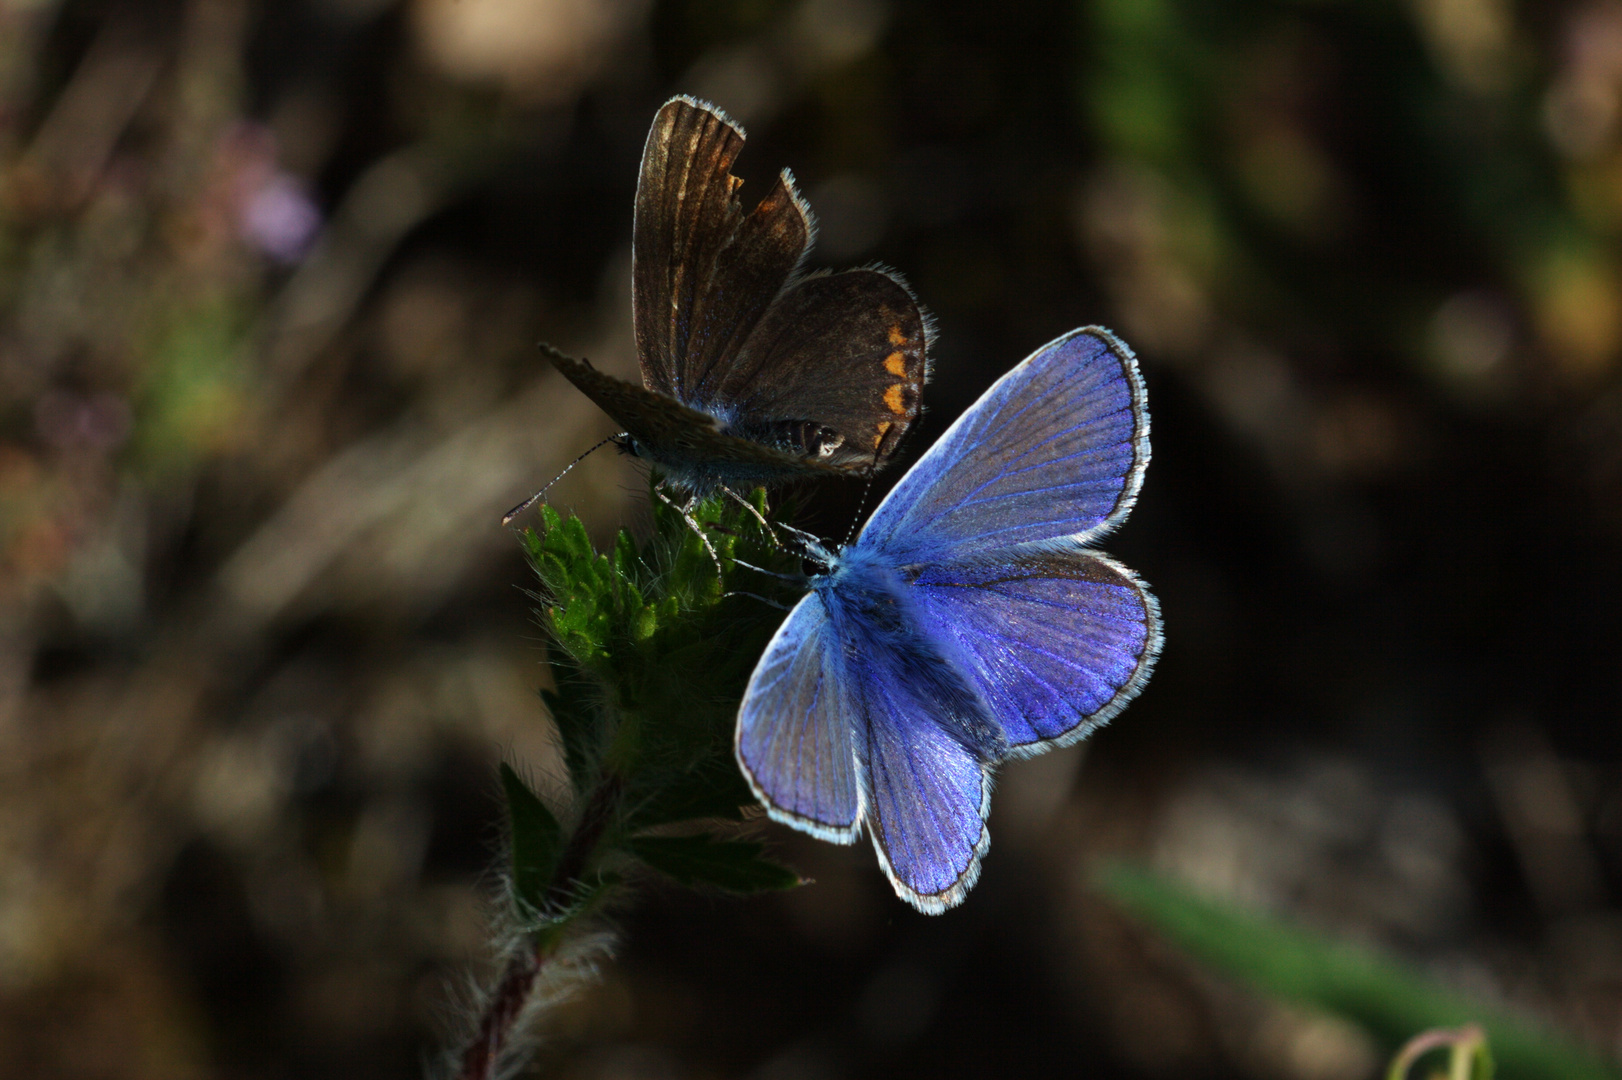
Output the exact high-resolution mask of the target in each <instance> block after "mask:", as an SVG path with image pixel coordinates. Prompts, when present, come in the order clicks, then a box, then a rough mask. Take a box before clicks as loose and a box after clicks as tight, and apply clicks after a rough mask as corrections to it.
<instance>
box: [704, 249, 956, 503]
mask: <svg viewBox="0 0 1622 1080" xmlns="http://www.w3.org/2000/svg"><path fill="white" fill-rule="evenodd" d="M927 339H928V329H927V323H926V321H925V318H924V314H923V312H922V311H921V310H920V309H919V307H918V302H917V301H916V300H914V299H913V296H912V293H911V291H909V290H908V288H907V286H906V285H905V284H903V283H902V282H901V280H900V279H899V278H897V277H895V276H894V275H893V274H890V273H887V272H885V271H883V270H847V271H845V272H844V273H841V274H826V275H822V276H819V277H810V278H806V279H805V280H803V281H800V282H797V283H796V284H794V285H793V286H791V287H790V288H789V289H788V291H787V292H785V293H784V294H783V295H782V296H781V297H779V298H778V301H777V303H776V304H774V305H772V307H771V309H770V310H769V311H767V312H766V315H765V317H764V318H763V319H762V320H761V322H760V324H759V325H758V326H756V327H755V330H754V333H752V334H751V335H750V336H749V339H748V340H747V341H746V342H745V343H744V345H743V348H742V349H741V350H740V352H739V355H738V359H737V361H736V362H735V363H734V364H732V365H731V366H730V367H728V368H727V369H726V370H725V371H724V372H715V373H712V379H714V385H713V388H712V387H711V386H710V385H709V384H705V385H703V386H701V387H700V388H699V389H698V391H697V392H696V393H695V397H696V398H697V399H698V400H710V399H714V400H718V401H724V402H726V403H727V404H728V406H729V411H730V413H731V417H730V418H731V423H730V425H729V428H730V430H731V431H732V432H734V433H735V434H737V435H740V436H743V437H745V438H763V439H765V440H766V441H771V437H770V435H769V433H770V432H772V431H776V430H781V429H783V428H784V427H786V426H790V425H793V424H795V423H798V422H805V421H810V422H814V423H815V424H816V425H817V426H818V427H820V428H822V429H824V431H825V432H826V433H831V434H824V435H823V437H822V441H821V447H820V456H821V460H822V461H823V462H825V463H826V464H828V465H832V466H834V467H836V468H839V469H842V470H847V471H862V470H865V469H873V468H879V467H882V466H883V465H884V464H885V462H886V461H887V460H888V459H889V457H890V456H891V455H892V454H893V453H894V452H895V449H896V447H897V446H898V445H899V444H900V441H901V437H902V436H903V435H905V434H906V432H907V429H908V428H909V427H911V426H912V423H913V421H915V420H916V419H917V418H918V411H919V406H920V401H921V399H922V393H923V385H924V378H925V376H926V374H927V371H926V368H927V364H926V360H925V350H926V346H927V344H928V341H927ZM757 429H758V430H757ZM761 432H765V433H768V434H761Z"/></svg>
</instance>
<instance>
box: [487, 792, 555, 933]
mask: <svg viewBox="0 0 1622 1080" xmlns="http://www.w3.org/2000/svg"><path fill="white" fill-rule="evenodd" d="M501 787H502V790H503V791H505V792H506V795H507V829H508V836H509V840H510V841H511V844H512V871H513V892H514V893H515V894H516V895H517V896H518V899H519V900H520V901H522V902H523V903H524V904H527V905H528V906H529V907H530V908H532V909H534V910H536V911H539V910H541V906H542V901H543V899H544V898H545V896H546V891H547V888H548V887H549V886H550V885H551V884H552V873H553V871H554V870H556V869H557V861H558V852H559V851H560V850H561V848H562V844H563V830H562V829H560V828H559V827H558V821H557V818H555V817H553V816H552V812H551V811H550V810H548V809H547V808H546V804H545V803H543V802H541V800H540V799H538V798H536V796H535V793H534V792H533V791H531V790H530V789H529V785H528V784H526V783H524V781H523V780H522V779H521V778H520V777H519V775H518V774H517V773H516V772H514V771H513V769H512V766H510V765H508V764H507V763H506V762H502V763H501Z"/></svg>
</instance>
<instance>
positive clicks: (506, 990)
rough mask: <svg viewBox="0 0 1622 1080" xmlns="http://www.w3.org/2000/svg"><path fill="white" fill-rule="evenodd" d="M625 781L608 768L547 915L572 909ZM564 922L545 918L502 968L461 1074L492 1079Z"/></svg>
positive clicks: (546, 904) (560, 870)
mask: <svg viewBox="0 0 1622 1080" xmlns="http://www.w3.org/2000/svg"><path fill="white" fill-rule="evenodd" d="M624 792H625V783H624V781H623V780H622V779H621V777H620V776H619V774H618V773H616V772H613V771H605V772H604V773H603V776H602V779H601V780H600V781H599V782H598V784H597V787H596V789H595V790H594V791H593V792H592V793H591V797H590V798H588V799H587V800H586V805H585V809H584V810H583V811H582V812H581V815H580V820H579V822H578V823H577V824H576V825H575V828H574V832H573V833H572V834H571V835H570V837H569V843H568V844H567V846H565V847H564V849H563V852H562V853H561V855H560V856H559V857H558V865H557V872H556V873H555V874H554V875H553V877H552V883H551V884H550V885H549V886H548V887H547V890H546V895H545V897H544V899H543V901H542V904H541V908H542V914H543V915H549V914H552V913H555V912H562V911H565V910H567V909H568V908H569V907H570V906H571V905H572V904H573V903H574V902H575V901H576V900H577V899H578V897H577V896H576V895H575V887H576V885H578V884H579V882H580V880H581V878H582V876H583V875H584V874H585V872H586V868H587V867H588V866H590V865H591V863H592V861H593V859H594V858H595V856H596V854H597V848H598V845H599V844H600V843H601V842H602V839H603V835H604V833H605V832H606V831H607V829H608V826H609V824H610V823H612V822H613V821H614V819H615V817H616V816H617V815H618V813H619V804H620V798H621V796H622V795H623V794H624ZM560 929H561V926H560V924H559V923H558V922H550V921H549V922H546V923H543V924H542V926H540V927H539V928H538V929H536V930H534V931H531V932H530V933H529V934H528V935H526V938H525V942H524V947H523V948H521V949H518V950H516V951H515V952H514V954H513V956H512V957H511V958H510V959H509V960H508V961H507V967H506V969H505V970H504V971H503V972H502V973H501V981H500V982H498V983H497V984H496V988H495V991H494V993H492V994H491V995H490V1000H489V1001H488V1002H487V1003H486V1004H485V1008H484V1012H483V1014H482V1015H481V1016H480V1017H479V1025H478V1030H477V1034H476V1035H475V1037H474V1038H473V1040H472V1041H471V1042H470V1043H469V1044H468V1045H467V1047H466V1048H465V1049H464V1050H463V1051H462V1059H461V1064H460V1066H459V1067H458V1068H457V1071H456V1080H490V1078H491V1077H493V1076H494V1075H495V1073H496V1068H497V1066H498V1065H499V1063H500V1061H501V1056H502V1051H503V1050H505V1049H506V1048H507V1046H508V1044H509V1043H510V1042H511V1041H512V1036H513V1033H514V1030H515V1028H516V1027H517V1025H518V1022H519V1018H520V1017H522V1016H523V1014H524V1010H525V1008H526V1006H528V1004H529V1001H530V998H531V996H532V995H533V994H534V992H535V987H536V984H537V983H538V982H539V980H540V977H541V972H542V971H544V970H545V967H546V963H547V961H548V960H550V959H551V958H552V956H553V955H554V954H555V953H556V952H557V949H558V947H559V946H560V945H561V944H562V942H563V934H562V933H560V932H559V931H560Z"/></svg>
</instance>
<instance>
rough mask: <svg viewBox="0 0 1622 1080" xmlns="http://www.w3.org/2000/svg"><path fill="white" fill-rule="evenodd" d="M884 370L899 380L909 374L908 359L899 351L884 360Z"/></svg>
mask: <svg viewBox="0 0 1622 1080" xmlns="http://www.w3.org/2000/svg"><path fill="white" fill-rule="evenodd" d="M884 370H885V371H888V372H889V373H890V374H891V375H894V376H895V377H896V378H898V379H899V378H901V377H902V376H903V375H905V374H906V373H907V358H906V357H905V356H903V355H901V350H899V349H897V350H896V351H895V352H893V353H891V354H890V355H889V356H886V357H885V358H884Z"/></svg>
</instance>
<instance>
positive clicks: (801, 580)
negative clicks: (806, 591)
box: [732, 559, 805, 586]
mask: <svg viewBox="0 0 1622 1080" xmlns="http://www.w3.org/2000/svg"><path fill="white" fill-rule="evenodd" d="M732 564H733V565H734V566H741V567H743V568H744V569H745V570H753V571H754V572H755V573H757V574H765V575H766V576H767V577H774V578H776V579H777V580H778V581H792V582H794V584H796V585H802V586H803V585H804V584H805V575H804V574H779V573H778V572H777V571H775V570H767V569H766V568H765V567H761V566H756V565H754V564H753V563H746V562H744V561H743V560H742V559H733V560H732Z"/></svg>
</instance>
